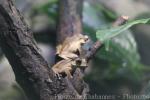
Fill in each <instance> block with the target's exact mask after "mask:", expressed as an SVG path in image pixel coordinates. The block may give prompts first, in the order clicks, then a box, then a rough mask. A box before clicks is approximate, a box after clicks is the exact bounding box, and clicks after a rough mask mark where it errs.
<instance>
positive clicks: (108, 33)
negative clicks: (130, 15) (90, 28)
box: [96, 18, 150, 43]
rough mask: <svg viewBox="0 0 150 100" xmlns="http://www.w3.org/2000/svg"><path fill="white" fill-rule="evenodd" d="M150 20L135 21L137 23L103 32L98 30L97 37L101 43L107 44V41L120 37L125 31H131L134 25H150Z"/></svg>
mask: <svg viewBox="0 0 150 100" xmlns="http://www.w3.org/2000/svg"><path fill="white" fill-rule="evenodd" d="M149 20H150V18H148V19H141V20H135V21H131V22H129V23H127V24H124V25H122V26H118V27H112V28H110V29H102V30H98V31H97V32H96V37H97V38H98V39H99V40H100V41H101V42H103V43H104V42H105V41H107V40H110V39H111V38H113V37H115V36H117V35H119V34H120V33H122V32H123V31H125V30H127V29H129V28H130V27H132V26H133V25H136V24H140V23H141V24H145V23H148V22H149Z"/></svg>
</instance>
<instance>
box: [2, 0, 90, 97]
mask: <svg viewBox="0 0 150 100" xmlns="http://www.w3.org/2000/svg"><path fill="white" fill-rule="evenodd" d="M80 1H81V0H60V5H61V7H62V8H61V9H63V12H61V14H60V16H62V19H61V20H60V24H61V25H60V27H59V31H58V33H59V37H58V39H60V41H62V40H63V39H64V38H65V37H66V36H67V35H69V34H70V35H69V36H71V35H72V34H80V33H81V31H82V29H81V20H80V16H78V15H79V14H77V17H76V13H78V11H79V10H77V8H76V7H78V4H79V3H80ZM76 2H77V3H76ZM72 3H73V4H72ZM74 9H75V10H74ZM70 11H71V12H70ZM69 16H70V17H69ZM0 21H1V22H0V45H1V47H2V50H3V52H4V54H5V55H6V57H7V59H8V61H9V63H10V65H11V66H12V68H13V71H14V73H15V76H16V81H17V82H18V83H19V84H20V86H21V87H22V88H23V89H24V91H25V93H26V95H27V96H28V98H29V99H30V100H54V99H57V100H62V99H63V98H67V97H65V96H69V97H78V98H80V97H81V96H85V95H86V92H87V85H86V84H85V83H84V81H83V80H82V77H80V76H81V75H82V73H81V72H80V70H79V69H77V70H76V72H75V73H74V78H73V79H72V80H68V79H67V78H61V79H58V78H57V77H56V76H55V74H54V73H53V71H52V70H51V68H50V67H49V66H48V64H47V62H46V61H45V60H44V58H43V57H42V56H41V54H40V52H39V51H38V48H37V46H36V43H35V41H34V39H33V35H32V32H31V31H30V30H29V28H28V27H27V25H26V24H25V22H24V19H23V17H22V16H21V14H20V13H19V11H18V10H17V9H16V8H15V6H14V4H13V2H12V0H0ZM63 26H66V28H65V27H63ZM70 32H71V33H70ZM63 33H65V34H66V35H64V34H63ZM59 96H63V97H59ZM55 97H56V98H55ZM69 97H68V98H69Z"/></svg>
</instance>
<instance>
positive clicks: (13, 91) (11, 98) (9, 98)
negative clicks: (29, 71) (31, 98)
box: [0, 84, 27, 100]
mask: <svg viewBox="0 0 150 100" xmlns="http://www.w3.org/2000/svg"><path fill="white" fill-rule="evenodd" d="M0 100H27V99H26V97H25V95H24V93H23V91H22V89H21V88H20V87H19V86H18V85H16V84H13V86H10V87H5V88H3V89H0Z"/></svg>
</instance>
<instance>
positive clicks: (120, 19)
mask: <svg viewBox="0 0 150 100" xmlns="http://www.w3.org/2000/svg"><path fill="white" fill-rule="evenodd" d="M127 20H128V16H120V17H118V18H117V20H116V21H115V22H114V23H113V25H112V26H113V27H116V26H120V25H122V24H124V23H125V22H127ZM102 45H103V43H102V42H101V41H99V40H97V41H96V42H95V43H94V45H93V46H92V47H91V48H90V53H88V54H87V55H86V59H87V61H89V60H90V59H91V58H92V57H93V56H94V55H95V54H96V52H97V51H98V49H100V48H101V47H102Z"/></svg>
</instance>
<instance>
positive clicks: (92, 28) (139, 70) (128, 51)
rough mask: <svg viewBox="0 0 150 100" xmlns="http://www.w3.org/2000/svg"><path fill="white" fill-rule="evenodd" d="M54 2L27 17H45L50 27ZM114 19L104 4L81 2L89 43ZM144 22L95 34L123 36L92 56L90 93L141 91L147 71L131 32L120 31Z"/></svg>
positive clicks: (54, 13) (53, 20)
mask: <svg viewBox="0 0 150 100" xmlns="http://www.w3.org/2000/svg"><path fill="white" fill-rule="evenodd" d="M57 3H58V1H57V0H49V3H46V4H44V5H38V6H36V7H33V9H32V11H31V13H30V15H31V17H34V16H36V15H38V14H45V15H47V16H48V18H49V20H50V23H51V25H56V21H57V18H58V13H57V9H58V4H57ZM116 18H117V15H116V14H115V13H114V12H112V11H111V10H109V9H108V8H105V7H104V6H103V5H100V4H99V3H91V2H88V1H85V2H84V9H83V30H84V32H85V33H86V34H87V35H89V36H90V38H91V39H92V41H96V40H97V38H96V30H99V29H106V28H110V27H111V23H112V22H113V21H114V20H115V19H116ZM143 22H145V20H144V21H143V20H142V21H141V20H138V21H136V22H130V23H129V24H125V25H123V26H120V27H116V28H111V29H110V30H100V31H98V38H99V39H100V40H103V39H104V36H105V33H106V34H108V33H109V34H110V35H111V36H110V35H109V37H106V38H105V39H106V40H107V39H109V38H111V37H114V34H115V35H118V34H120V33H123V34H120V35H118V36H117V37H115V38H113V39H111V40H110V41H109V49H108V50H107V49H106V46H107V45H105V47H102V48H101V50H99V51H98V52H97V54H96V56H95V57H94V59H93V61H92V64H93V65H92V68H91V71H90V73H88V74H87V75H86V77H85V79H86V81H88V83H89V85H90V88H91V93H93V94H94V93H99V94H104V93H108V94H111V93H112V94H116V93H121V92H120V91H119V89H121V88H123V87H126V89H129V91H128V92H133V93H137V92H138V91H139V90H140V88H141V84H142V78H143V73H144V70H150V69H149V68H147V67H146V66H144V65H143V64H141V62H140V56H139V53H138V51H137V45H136V41H135V39H134V37H133V35H132V33H131V32H130V30H126V31H124V32H122V30H125V29H128V28H129V27H131V26H132V25H133V24H137V23H143ZM103 33H104V34H103ZM111 33H112V34H111ZM107 43H108V42H107ZM123 89H124V88H123ZM14 93H15V92H14ZM2 100H10V99H2ZM16 100H17V99H16Z"/></svg>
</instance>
